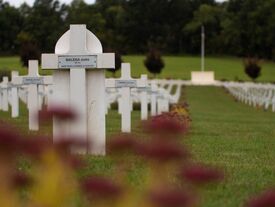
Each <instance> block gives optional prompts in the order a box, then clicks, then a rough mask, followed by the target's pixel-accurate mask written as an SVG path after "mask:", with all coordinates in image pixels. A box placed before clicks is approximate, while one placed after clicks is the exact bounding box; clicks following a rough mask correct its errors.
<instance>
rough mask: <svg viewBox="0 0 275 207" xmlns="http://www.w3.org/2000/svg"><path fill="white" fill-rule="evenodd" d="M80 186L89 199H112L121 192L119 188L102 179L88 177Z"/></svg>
mask: <svg viewBox="0 0 275 207" xmlns="http://www.w3.org/2000/svg"><path fill="white" fill-rule="evenodd" d="M81 186H82V190H83V191H84V193H85V194H86V195H87V196H88V198H90V199H112V198H116V197H117V196H119V195H120V194H121V192H122V189H121V188H120V186H118V185H116V184H114V183H113V182H112V181H110V180H109V179H107V178H102V177H89V178H87V179H85V180H84V181H83V182H82V185H81Z"/></svg>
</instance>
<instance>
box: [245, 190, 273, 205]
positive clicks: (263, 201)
mask: <svg viewBox="0 0 275 207" xmlns="http://www.w3.org/2000/svg"><path fill="white" fill-rule="evenodd" d="M246 206H247V207H273V206H275V189H270V190H268V191H266V192H264V193H262V194H261V195H259V196H257V197H254V198H252V199H250V201H249V202H248V203H247V205H246Z"/></svg>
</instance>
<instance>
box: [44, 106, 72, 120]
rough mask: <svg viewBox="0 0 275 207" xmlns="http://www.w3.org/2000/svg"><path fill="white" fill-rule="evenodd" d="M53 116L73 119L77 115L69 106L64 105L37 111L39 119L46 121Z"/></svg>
mask: <svg viewBox="0 0 275 207" xmlns="http://www.w3.org/2000/svg"><path fill="white" fill-rule="evenodd" d="M53 117H56V118H57V119H60V120H73V119H75V118H76V117H77V115H76V113H75V112H74V111H73V110H72V109H71V108H69V107H65V106H53V107H50V108H48V109H43V110H42V111H40V112H39V119H40V120H41V121H48V120H51V119H52V118H53Z"/></svg>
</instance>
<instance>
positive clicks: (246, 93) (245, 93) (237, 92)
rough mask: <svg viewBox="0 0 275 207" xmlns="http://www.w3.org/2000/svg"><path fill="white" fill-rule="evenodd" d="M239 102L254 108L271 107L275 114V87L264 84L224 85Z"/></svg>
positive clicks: (228, 83)
mask: <svg viewBox="0 0 275 207" xmlns="http://www.w3.org/2000/svg"><path fill="white" fill-rule="evenodd" d="M222 85H223V86H224V87H225V88H226V89H227V90H228V91H229V92H230V93H231V94H232V95H233V96H234V97H235V98H236V99H237V100H239V101H241V102H243V103H245V104H248V105H250V106H253V107H263V108H264V109H265V110H268V109H269V108H270V107H271V109H272V111H273V112H275V85H274V84H263V83H236V82H227V83H223V84H222Z"/></svg>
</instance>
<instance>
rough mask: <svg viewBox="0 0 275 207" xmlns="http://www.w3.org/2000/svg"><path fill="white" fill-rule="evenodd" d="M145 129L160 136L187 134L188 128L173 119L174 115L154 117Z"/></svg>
mask: <svg viewBox="0 0 275 207" xmlns="http://www.w3.org/2000/svg"><path fill="white" fill-rule="evenodd" d="M145 129H146V130H147V131H149V132H153V133H158V134H181V133H183V132H186V130H187V127H186V126H185V125H184V124H183V123H182V122H180V121H179V120H177V118H175V117H173V115H172V114H168V113H167V114H162V115H158V116H155V117H152V118H151V119H150V120H148V121H146V122H145Z"/></svg>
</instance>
